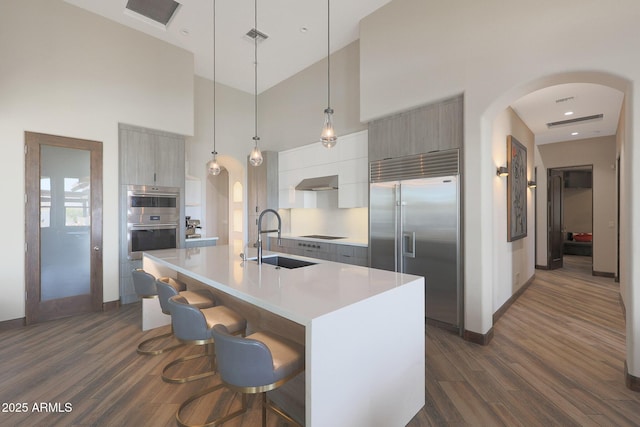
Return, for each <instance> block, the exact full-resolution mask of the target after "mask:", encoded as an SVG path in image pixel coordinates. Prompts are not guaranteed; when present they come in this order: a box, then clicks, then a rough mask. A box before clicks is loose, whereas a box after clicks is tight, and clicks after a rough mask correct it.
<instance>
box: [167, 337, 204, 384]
mask: <svg viewBox="0 0 640 427" xmlns="http://www.w3.org/2000/svg"><path fill="white" fill-rule="evenodd" d="M181 345H185V344H181ZM213 346H214V344H213V342H210V343H207V344H205V351H204V353H202V354H192V355H190V356H184V357H180V358H178V359H176V360H174V361H172V362H169V363H168V364H167V365H166V366H165V367H164V368H163V369H162V380H163V381H164V382H167V383H172V384H184V383H187V382H191V381H196V380H199V379H202V378H208V377H211V376H213V375H215V374H216V369H215V367H216V362H215V352H214V348H213ZM202 357H207V358H209V368H210V369H209V370H208V371H205V372H201V373H199V374H194V375H189V376H186V377H170V376H168V375H167V371H168V370H169V369H171V368H172V367H174V366H177V365H180V364H182V363H185V362H189V361H191V360H196V359H200V358H202Z"/></svg>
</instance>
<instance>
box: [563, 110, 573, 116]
mask: <svg viewBox="0 0 640 427" xmlns="http://www.w3.org/2000/svg"><path fill="white" fill-rule="evenodd" d="M564 115H565V116H571V115H573V111H567V112H566V113H564Z"/></svg>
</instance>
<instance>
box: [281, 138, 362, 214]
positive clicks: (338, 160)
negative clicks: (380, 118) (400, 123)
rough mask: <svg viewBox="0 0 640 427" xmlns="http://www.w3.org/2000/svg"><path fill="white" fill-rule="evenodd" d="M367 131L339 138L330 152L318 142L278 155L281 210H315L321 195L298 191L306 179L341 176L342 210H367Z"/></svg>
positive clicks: (339, 187) (339, 177) (339, 205)
mask: <svg viewBox="0 0 640 427" xmlns="http://www.w3.org/2000/svg"><path fill="white" fill-rule="evenodd" d="M367 134H368V132H367V131H366V130H364V131H361V132H356V133H352V134H349V135H345V136H342V137H339V138H338V144H337V145H336V146H335V147H334V148H332V149H326V148H324V147H323V146H322V144H320V143H318V142H316V143H313V144H309V145H305V146H303V147H298V148H294V149H291V150H286V151H281V152H280V153H279V156H278V189H279V196H280V197H279V202H280V205H279V206H280V208H281V209H287V208H315V207H317V195H316V193H315V192H312V191H297V190H296V189H295V187H296V185H298V184H299V183H300V181H302V180H303V179H306V178H316V177H320V176H328V175H338V207H340V208H355V207H367V206H368V204H369V200H368V191H369V187H368V182H369V177H368V168H369V162H368V157H367V156H368V141H367Z"/></svg>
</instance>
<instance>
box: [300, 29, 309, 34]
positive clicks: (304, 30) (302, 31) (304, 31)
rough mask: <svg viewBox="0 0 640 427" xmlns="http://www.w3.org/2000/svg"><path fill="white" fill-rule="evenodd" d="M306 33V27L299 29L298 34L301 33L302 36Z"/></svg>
mask: <svg viewBox="0 0 640 427" xmlns="http://www.w3.org/2000/svg"><path fill="white" fill-rule="evenodd" d="M307 31H309V28H307V27H300V32H301V33H303V34H304V33H306V32H307Z"/></svg>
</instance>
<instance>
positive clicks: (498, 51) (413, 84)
mask: <svg viewBox="0 0 640 427" xmlns="http://www.w3.org/2000/svg"><path fill="white" fill-rule="evenodd" d="M639 14H640V3H638V2H637V1H635V0H620V1H617V2H614V3H611V2H609V3H605V2H601V1H599V0H563V1H562V2H558V1H555V0H541V1H538V2H512V1H509V0H486V1H482V2H477V1H473V0H461V1H457V2H442V1H433V0H427V1H425V0H394V1H392V2H391V3H389V4H387V5H386V6H384V7H382V8H380V9H378V10H377V11H376V12H374V13H372V14H371V15H369V16H368V17H366V18H364V19H363V20H362V21H361V26H360V101H361V112H360V115H361V119H362V120H363V121H367V120H371V119H374V118H378V117H382V116H386V115H389V114H392V113H397V112H400V111H403V110H407V109H410V108H412V107H415V106H417V105H422V104H427V103H430V102H434V101H436V100H439V99H443V98H446V97H450V96H453V95H456V94H459V93H462V92H464V95H465V111H464V114H465V125H464V126H465V130H464V144H465V151H464V164H465V178H464V185H465V200H464V202H465V207H466V209H467V211H469V210H472V211H473V212H474V215H466V217H465V233H466V236H465V305H466V310H465V311H466V312H465V325H466V326H465V327H466V329H468V330H470V331H473V332H477V333H481V334H485V333H487V332H488V331H489V330H490V329H491V327H492V304H493V300H492V295H491V294H492V283H493V280H494V277H493V276H494V272H493V268H492V265H493V262H492V259H493V258H494V257H495V256H498V255H500V254H494V247H493V243H492V242H493V240H494V239H496V235H495V231H492V230H493V227H492V226H493V216H494V214H495V211H496V209H497V207H496V206H494V204H493V197H492V193H493V178H494V177H495V164H494V162H493V149H492V139H491V137H492V131H491V127H492V124H493V120H494V119H495V117H496V116H497V115H498V114H499V113H500V112H502V111H503V110H504V109H505V108H507V107H508V106H509V105H510V104H511V103H512V102H513V101H515V100H516V99H518V98H520V97H521V96H523V95H525V94H527V93H530V92H532V91H534V90H537V89H541V88H543V87H547V86H550V85H553V84H562V83H568V82H585V83H600V84H605V85H609V86H611V87H614V88H616V89H619V90H621V91H623V92H624V93H625V99H626V101H625V102H627V103H628V105H627V110H626V112H627V115H628V117H627V120H626V129H625V135H626V137H627V138H628V140H626V141H624V142H623V144H622V145H623V149H622V150H621V152H622V153H623V165H624V168H623V187H622V188H623V190H624V193H623V198H624V199H625V203H624V205H623V212H622V220H621V231H622V233H621V236H622V248H623V251H626V254H625V255H624V257H622V259H621V260H622V263H623V265H622V266H621V281H623V282H625V283H628V284H629V289H628V294H629V298H628V301H627V304H626V308H627V327H628V334H627V348H628V357H627V365H628V367H629V372H630V373H631V374H632V375H635V376H640V291H635V292H634V289H632V287H633V284H634V283H636V284H638V283H640V263H637V262H635V263H634V262H630V261H631V260H633V259H634V257H637V255H634V252H633V251H634V248H635V247H637V246H638V245H639V244H640V227H639V226H637V225H636V224H635V223H633V218H634V213H636V214H635V217H636V218H638V217H640V197H637V193H638V190H636V188H637V187H638V186H640V171H638V168H633V167H632V165H634V164H640V149H635V150H634V149H633V135H635V134H638V133H639V132H640V120H633V118H634V112H635V111H640V107H639V106H638V105H637V104H638V103H639V102H640V101H638V99H639V97H637V96H634V95H635V86H634V85H633V82H636V81H638V80H640V57H638V56H637V55H633V52H635V40H638V39H639V38H640V27H639V26H638V25H637V16H638V15H639ZM586 70H588V71H586ZM636 221H637V220H636ZM636 265H637V267H636ZM622 286H623V287H624V286H625V285H624V284H623V285H622Z"/></svg>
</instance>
